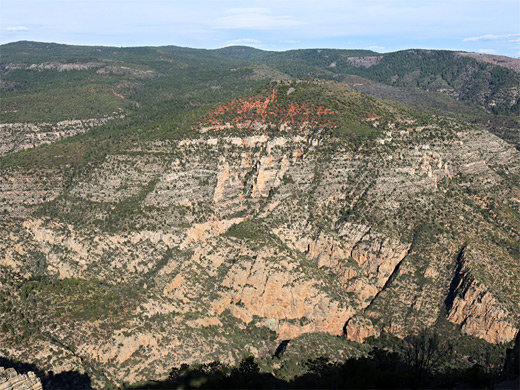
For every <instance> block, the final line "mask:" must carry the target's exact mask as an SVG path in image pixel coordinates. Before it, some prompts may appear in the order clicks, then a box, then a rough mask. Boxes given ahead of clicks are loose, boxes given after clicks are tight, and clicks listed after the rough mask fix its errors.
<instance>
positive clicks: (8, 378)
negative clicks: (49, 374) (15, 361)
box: [0, 367, 43, 390]
mask: <svg viewBox="0 0 520 390" xmlns="http://www.w3.org/2000/svg"><path fill="white" fill-rule="evenodd" d="M0 389H2V390H42V389H43V387H42V383H41V381H40V380H39V379H38V378H37V377H36V375H34V372H31V371H29V372H28V373H27V374H18V373H17V372H16V370H15V369H14V368H8V369H7V370H6V369H5V368H3V367H0Z"/></svg>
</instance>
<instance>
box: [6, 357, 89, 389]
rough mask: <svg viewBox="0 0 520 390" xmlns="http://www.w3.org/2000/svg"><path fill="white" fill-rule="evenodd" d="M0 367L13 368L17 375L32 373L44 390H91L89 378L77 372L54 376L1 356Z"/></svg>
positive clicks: (51, 373)
mask: <svg viewBox="0 0 520 390" xmlns="http://www.w3.org/2000/svg"><path fill="white" fill-rule="evenodd" d="M0 367H4V368H14V369H15V370H16V372H17V373H18V374H26V373H27V372H29V371H32V372H34V373H35V375H36V376H37V377H38V378H40V380H41V382H42V385H43V388H44V390H66V389H74V390H92V385H91V381H90V377H89V376H88V375H87V374H80V373H79V372H77V371H64V372H61V373H59V374H56V375H54V373H53V372H52V371H49V372H48V373H46V372H45V371H42V370H40V369H39V368H38V366H36V365H34V364H30V363H24V362H18V361H14V360H10V359H7V358H5V357H1V356H0Z"/></svg>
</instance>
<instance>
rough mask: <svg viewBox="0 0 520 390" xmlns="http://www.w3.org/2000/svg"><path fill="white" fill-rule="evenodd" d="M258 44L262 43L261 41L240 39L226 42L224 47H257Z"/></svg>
mask: <svg viewBox="0 0 520 390" xmlns="http://www.w3.org/2000/svg"><path fill="white" fill-rule="evenodd" d="M260 43H262V41H259V40H258V39H251V38H240V39H233V40H232V41H227V42H226V46H241V45H259V44H260Z"/></svg>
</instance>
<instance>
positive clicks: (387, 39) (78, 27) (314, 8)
mask: <svg viewBox="0 0 520 390" xmlns="http://www.w3.org/2000/svg"><path fill="white" fill-rule="evenodd" d="M18 40H34V41H44V42H58V43H68V44H82V45H106V46H144V45H151V46H159V45H178V46H189V47H197V48H209V49H213V48H218V47H223V46H228V45H234V44H240V45H248V46H254V47H257V48H260V49H265V50H287V49H296V48H316V47H328V48H340V49H358V48H363V49H372V50H375V51H378V52H388V51H395V50H401V49H407V48H429V49H450V50H464V51H475V52H486V53H492V54H503V55H508V56H512V57H520V1H519V0H319V1H316V0H313V1H309V0H297V1H296V0H277V1H273V0H262V1H256V0H249V1H236V0H218V1H210V0H205V1H203V0H184V1H177V0H140V1H136V0H0V42H1V43H7V42H13V41H18Z"/></svg>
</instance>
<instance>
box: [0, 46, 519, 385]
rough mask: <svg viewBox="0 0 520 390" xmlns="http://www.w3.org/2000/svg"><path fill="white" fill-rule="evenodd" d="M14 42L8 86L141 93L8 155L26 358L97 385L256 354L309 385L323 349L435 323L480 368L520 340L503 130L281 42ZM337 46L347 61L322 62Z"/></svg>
mask: <svg viewBox="0 0 520 390" xmlns="http://www.w3.org/2000/svg"><path fill="white" fill-rule="evenodd" d="M8 46H9V45H8ZM12 46H13V47H10V46H9V47H7V49H9V50H11V49H12V50H13V51H12V52H9V50H8V57H6V58H10V59H9V61H15V60H16V61H26V62H24V64H25V65H24V66H25V68H23V69H21V68H20V69H16V70H9V69H7V68H5V67H4V68H3V69H4V71H5V76H6V79H8V78H9V77H11V79H10V81H12V82H13V83H17V82H18V83H21V82H22V80H23V79H24V77H25V76H27V77H28V79H27V80H29V81H30V82H28V83H27V85H26V86H23V88H22V87H20V89H19V90H16V91H11V92H9V93H7V94H5V99H6V101H10V102H17V100H16V99H18V98H20V96H21V97H22V98H24V99H25V98H27V99H28V97H29V96H32V95H33V94H35V93H36V91H38V90H39V89H41V90H42V91H45V85H46V83H48V85H49V89H51V90H52V89H53V88H55V89H57V90H60V88H62V85H64V84H63V83H69V84H70V85H87V84H89V83H92V84H96V83H97V84H98V85H100V86H104V87H105V88H110V93H111V94H112V96H114V97H116V98H118V99H120V100H121V101H125V102H126V101H127V100H128V101H130V102H131V104H130V105H129V106H121V107H120V108H121V110H122V111H121V112H122V113H123V114H124V116H123V115H121V117H117V118H114V119H113V120H110V121H107V122H104V123H100V124H99V125H97V126H95V127H93V128H92V129H90V130H89V131H86V132H83V133H82V134H79V135H75V136H70V137H69V138H67V139H65V140H61V141H58V142H55V143H52V144H50V145H46V146H40V147H36V148H33V149H28V150H26V151H23V152H17V153H9V154H8V155H6V156H4V157H2V158H0V198H1V200H2V202H1V203H0V207H1V209H0V224H1V229H0V259H1V260H0V282H1V285H0V326H1V327H2V328H1V329H2V331H3V334H4V337H3V338H2V340H1V342H0V351H1V353H2V355H4V356H5V357H8V358H9V359H18V360H22V361H26V362H31V363H33V364H37V365H39V366H41V367H42V368H44V369H45V370H53V371H55V372H59V371H63V370H71V369H74V370H78V371H80V372H87V373H88V374H89V375H90V376H91V377H92V380H93V381H94V383H95V384H96V385H98V386H107V385H109V384H112V385H121V384H122V383H123V382H130V383H134V382H138V381H145V380H149V379H151V378H157V379H160V378H162V377H164V376H165V375H167V373H168V372H169V371H170V369H171V367H173V366H178V365H180V364H181V363H188V364H192V363H203V362H210V361H213V360H217V359H218V360H221V361H223V362H225V363H229V364H234V363H236V362H238V361H240V360H241V359H242V358H243V355H244V353H247V354H249V353H250V354H253V355H255V356H256V357H257V358H259V359H260V361H261V362H262V363H261V365H262V367H263V369H265V370H279V372H280V374H283V375H286V376H287V378H290V376H291V375H294V374H295V373H298V374H301V372H300V371H298V370H297V369H296V368H295V367H296V362H297V360H298V359H296V358H295V357H294V356H293V355H301V357H302V359H304V360H305V356H306V354H307V353H308V354H309V355H308V356H310V357H313V358H314V357H316V356H315V355H313V353H314V352H311V349H312V350H314V349H316V348H317V347H316V345H315V344H320V345H321V347H320V348H321V349H320V351H321V352H320V354H324V355H328V356H329V357H331V358H333V359H335V360H339V361H341V360H342V359H346V358H349V357H359V356H361V355H363V354H367V353H368V352H369V350H370V349H371V347H370V346H369V345H368V344H358V343H361V342H365V343H366V342H368V341H370V342H371V343H374V340H380V339H381V337H380V336H385V335H388V334H391V335H393V336H392V337H397V338H406V337H409V336H410V335H411V334H413V333H415V332H417V331H419V330H421V329H423V328H432V329H435V330H436V331H437V332H438V333H439V334H441V336H442V337H443V339H444V340H447V342H448V341H449V342H450V343H451V344H450V345H451V346H452V351H453V356H454V360H453V361H452V364H459V365H460V366H461V367H465V366H468V365H471V364H472V363H474V362H477V361H478V362H480V360H479V356H480V354H481V352H482V350H483V349H488V350H490V351H494V353H495V354H496V355H497V356H500V354H501V353H502V352H503V351H504V349H505V346H506V345H507V343H510V342H511V340H513V338H514V337H515V335H516V333H517V332H518V323H519V315H520V281H519V279H518V275H520V269H519V264H518V260H517V249H518V245H517V244H518V239H519V236H520V232H519V231H518V227H519V226H520V213H519V211H520V208H519V201H518V199H520V188H519V187H518V182H519V181H518V178H519V177H520V172H519V169H520V155H519V152H518V151H517V150H515V149H514V148H513V147H511V146H510V145H509V144H507V143H506V142H504V141H503V140H501V139H499V138H497V137H495V136H493V135H492V134H490V133H489V132H488V131H486V130H485V129H484V128H481V127H478V126H475V125H472V124H470V123H467V122H464V121H461V120H459V119H454V118H450V117H447V116H439V115H432V114H427V113H420V112H417V111H416V109H417V107H415V108H414V110H411V109H408V108H406V107H403V106H402V105H399V104H395V103H389V102H383V101H381V100H377V99H374V98H371V97H368V96H366V95H364V94H362V93H359V92H356V91H354V90H353V89H351V88H349V87H347V86H346V85H345V84H344V83H338V82H334V81H324V80H319V79H313V80H290V79H289V78H288V77H287V76H284V77H279V76H281V73H280V71H287V69H281V68H280V69H278V73H277V72H276V71H274V70H272V68H268V67H266V66H267V65H266V64H267V60H265V61H264V59H263V58H266V57H269V56H273V57H274V56H277V55H279V54H276V53H264V52H258V51H246V50H245V49H244V51H240V50H242V49H226V50H221V51H216V52H211V51H197V50H192V49H182V48H175V47H163V48H138V49H114V48H78V47H73V48H71V47H62V46H49V47H50V49H49V50H50V52H51V53H50V54H49V52H45V45H43V44H34V43H23V44H17V45H12ZM15 49H16V50H15ZM22 49H23V50H29V49H31V50H34V51H35V52H36V53H37V55H35V56H36V57H34V58H33V57H30V55H25V54H23V51H20V50H22ZM97 49H99V50H101V51H97ZM53 51H55V52H57V53H58V54H59V55H57V56H56V57H55V58H54V57H52V53H53ZM237 51H238V53H237ZM96 52H97V53H101V54H102V55H101V54H100V55H99V56H96V57H95V58H90V57H89V59H88V60H87V61H86V62H82V63H83V64H85V63H91V64H93V63H96V64H97V63H102V64H101V65H93V67H92V68H89V69H82V68H81V67H80V68H77V69H72V70H63V69H62V70H61V71H60V70H59V69H58V68H59V67H60V66H63V64H76V63H77V62H74V56H78V55H85V56H87V55H88V56H90V55H91V54H92V53H94V54H95V53H96ZM119 52H121V53H123V54H121V53H119ZM305 53H306V51H303V52H298V53H296V54H297V56H296V57H295V58H296V59H295V60H294V61H293V62H292V63H293V65H294V66H297V64H298V62H299V61H300V60H301V58H300V56H304V55H305ZM322 53H326V55H330V56H338V57H337V61H336V68H338V67H340V68H341V66H340V64H338V61H340V60H342V59H344V58H346V57H341V54H342V53H343V54H344V52H342V51H326V50H324V51H322V52H321V53H317V54H316V58H314V59H313V60H312V61H311V60H309V63H308V66H309V68H308V69H311V68H313V67H316V66H318V65H317V64H318V63H319V61H322V57H321V54H322ZM293 54H294V53H293ZM354 54H355V55H356V57H359V58H365V57H369V58H368V59H367V61H369V62H370V64H371V66H370V67H369V68H367V69H372V68H374V67H375V66H378V65H377V64H373V62H377V61H383V59H381V60H375V59H374V58H376V57H377V58H379V57H380V56H378V55H374V54H373V53H350V54H349V55H354ZM69 55H70V56H73V58H72V59H70V61H69V58H67V57H68V56H69ZM224 55H225V56H232V57H235V58H228V59H226V58H224ZM291 55H292V54H291ZM17 56H19V57H17ZM237 58H238V59H237ZM244 58H245V59H247V60H254V61H258V58H261V59H262V61H264V62H263V63H262V64H258V63H257V64H254V63H251V61H246V62H244V61H243V59H244ZM334 58H336V57H334ZM359 58H358V59H356V60H355V61H357V62H355V63H354V65H352V66H354V67H356V66H358V65H359V64H360V62H359V61H363V60H360V59H359ZM3 59H4V57H3ZM3 59H2V60H3ZM33 59H34V60H38V61H42V62H37V61H34V62H33ZM58 59H59V61H62V60H63V59H65V60H63V62H59V61H58ZM423 60H424V58H423V59H422V60H421V61H423ZM270 61H271V60H270ZM55 62H56V63H55ZM57 62H59V64H57ZM13 63H14V62H13ZM31 63H34V64H40V65H41V64H47V65H45V66H42V69H43V70H38V69H39V68H38V69H36V70H35V69H30V68H29V67H30V64H31ZM51 63H54V64H53V65H49V64H51ZM379 63H381V62H379ZM293 65H291V66H293ZM28 66H29V67H28ZM46 66H47V67H49V69H44V68H45V67H46ZM269 66H272V67H273V68H275V66H274V65H272V64H271V65H269ZM349 66H350V65H349ZM36 68H37V67H36ZM289 68H290V67H289ZM333 68H335V67H332V68H331V69H333ZM101 69H104V70H103V71H101V72H99V73H98V71H99V70H101ZM128 69H131V70H128ZM17 72H18V73H17ZM142 72H144V73H142ZM405 73H406V72H405ZM24 75H25V76H24ZM282 76H283V75H282ZM324 77H325V76H324ZM381 77H383V76H381ZM271 78H275V79H277V81H271ZM403 78H405V76H403ZM118 85H120V87H118ZM112 89H113V91H112ZM114 93H115V94H114ZM116 94H121V95H123V96H124V99H122V98H120V97H118V96H117V95H116ZM42 95H43V93H42ZM63 96H66V95H65V92H64V95H63ZM22 98H20V99H22ZM78 99H80V100H82V99H85V96H84V95H79V97H78ZM40 102H43V100H40ZM13 104H14V103H13ZM41 104H44V103H41ZM125 104H126V103H125ZM73 106H74V105H71V107H73ZM37 107H38V106H37ZM49 107H50V106H49ZM63 109H64V111H63V113H62V114H63V115H64V116H66V117H67V118H69V117H68V115H72V114H71V112H70V110H69V109H65V108H63ZM19 115H20V117H22V116H24V115H33V119H34V120H36V121H38V120H39V119H38V118H39V117H38V112H37V110H35V111H34V112H32V113H31V111H30V110H26V109H23V110H22V111H20V114H19ZM60 115H61V114H60ZM49 126H51V125H49ZM40 134H41V133H40ZM462 335H464V336H462ZM336 336H337V337H336ZM385 337H386V336H385ZM284 340H285V341H287V340H294V342H293V343H292V344H291V343H289V347H288V349H287V351H286V355H285V358H284V359H285V360H284V362H285V363H284V364H285V365H286V367H285V369H283V367H275V366H273V361H272V359H271V357H272V356H273V355H276V354H277V350H278V348H279V346H280V344H281V343H282V342H283V341H284ZM316 340H318V341H316ZM460 340H463V341H464V342H460ZM376 342H377V341H376ZM397 344H398V343H397ZM397 344H395V345H397ZM372 345H374V344H372ZM390 345H391V343H390ZM387 347H388V345H387ZM307 349H308V352H306V351H307ZM295 351H296V352H295ZM291 354H293V355H291ZM291 356H293V357H291ZM497 359H498V360H499V358H497ZM282 360H283V359H282ZM455 361H456V362H457V363H453V362H455ZM300 362H301V361H298V364H300ZM493 364H495V365H497V364H500V362H497V361H494V362H493ZM291 367H292V368H291ZM284 370H285V371H284ZM296 371H298V372H296Z"/></svg>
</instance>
